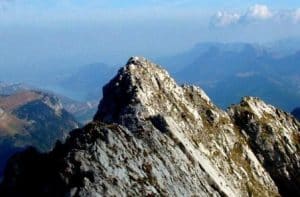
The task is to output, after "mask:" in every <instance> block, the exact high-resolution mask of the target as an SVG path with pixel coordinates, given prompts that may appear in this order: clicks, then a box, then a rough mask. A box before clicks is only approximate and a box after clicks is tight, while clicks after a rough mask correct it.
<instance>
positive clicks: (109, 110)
mask: <svg viewBox="0 0 300 197" xmlns="http://www.w3.org/2000/svg"><path fill="white" fill-rule="evenodd" d="M187 97H188V98H187ZM193 99H194V100H195V101H196V100H198V101H200V102H201V103H205V104H207V105H211V106H212V105H213V104H212V103H211V101H210V99H209V97H208V96H207V95H206V94H205V93H204V91H203V90H201V89H200V88H198V87H195V86H186V85H185V86H179V85H177V84H176V82H175V80H174V79H173V78H171V77H170V75H169V73H168V72H167V71H166V70H164V69H163V68H162V67H160V66H159V65H156V64H154V63H152V62H150V61H148V60H147V59H145V58H142V57H132V58H130V59H129V60H128V62H127V64H126V65H125V66H124V67H123V68H121V69H120V70H119V72H118V74H117V75H116V76H115V77H114V78H113V79H112V80H111V81H110V82H109V83H108V84H107V85H106V86H105V87H104V88H103V99H102V101H101V102H100V105H99V110H98V112H97V114H96V116H95V118H94V119H95V120H100V121H103V122H115V123H120V124H124V125H126V124H127V123H128V122H131V120H132V119H135V118H139V119H147V118H149V117H151V116H155V115H158V114H162V115H164V116H170V115H179V111H185V112H186V113H189V114H192V116H195V118H196V119H197V118H199V114H197V112H195V111H193V109H192V107H191V106H187V105H188V104H189V100H193ZM183 106H185V107H187V109H181V108H182V107H183ZM176 113H177V114H176ZM132 116H134V117H132ZM128 119H130V120H128ZM130 124H131V123H130Z"/></svg>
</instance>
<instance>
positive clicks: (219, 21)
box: [212, 11, 241, 27]
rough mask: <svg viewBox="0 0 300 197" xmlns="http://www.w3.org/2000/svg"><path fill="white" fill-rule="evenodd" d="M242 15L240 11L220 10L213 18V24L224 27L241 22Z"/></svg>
mask: <svg viewBox="0 0 300 197" xmlns="http://www.w3.org/2000/svg"><path fill="white" fill-rule="evenodd" d="M240 18H241V15H239V14H238V13H229V12H221V11H219V12H218V13H217V14H216V15H215V16H214V18H213V21H212V23H213V25H215V26H218V27H224V26H228V25H232V24H236V23H238V22H239V20H240Z"/></svg>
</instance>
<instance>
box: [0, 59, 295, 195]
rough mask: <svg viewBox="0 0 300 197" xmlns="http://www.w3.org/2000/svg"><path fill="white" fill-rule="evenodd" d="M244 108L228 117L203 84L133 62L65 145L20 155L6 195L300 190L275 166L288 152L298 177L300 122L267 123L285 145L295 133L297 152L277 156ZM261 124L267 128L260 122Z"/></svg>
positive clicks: (261, 111)
mask: <svg viewBox="0 0 300 197" xmlns="http://www.w3.org/2000/svg"><path fill="white" fill-rule="evenodd" d="M252 99H254V98H249V105H250V101H252ZM254 100H255V99H254ZM246 102H248V101H247V100H246ZM239 106H240V105H237V106H235V107H232V108H231V109H230V110H229V112H228V113H227V112H224V111H222V110H220V109H219V108H217V107H216V106H215V105H214V104H213V103H212V102H211V101H210V99H209V98H208V96H207V95H206V94H205V93H204V92H203V91H202V90H201V89H200V88H198V87H195V86H179V85H178V84H177V83H176V82H175V81H174V80H173V79H172V78H171V77H170V76H169V74H168V73H167V72H166V71H165V70H163V69H162V68H161V67H160V66H158V65H155V64H153V63H151V62H150V61H148V60H146V59H144V58H138V57H134V58H130V60H129V61H128V63H127V64H126V65H125V66H124V67H123V68H121V69H120V70H119V72H118V74H117V75H116V76H115V77H114V78H113V79H112V80H111V81H110V82H109V83H108V84H107V85H106V86H105V87H104V88H103V99H102V101H101V102H100V104H99V109H98V112H97V113H96V115H95V117H94V121H93V122H92V123H90V124H88V125H86V126H85V127H83V128H82V129H77V130H75V131H73V132H72V133H71V136H70V137H69V138H68V139H67V141H66V143H64V144H57V146H56V148H55V149H54V150H53V151H52V152H50V153H48V154H39V153H37V152H36V151H34V150H27V151H26V152H24V153H22V154H18V155H16V156H14V157H13V158H12V159H11V160H10V165H9V167H8V168H7V170H6V174H5V179H4V182H3V184H2V185H1V187H0V195H1V196H14V195H15V196H18V195H21V196H22V195H26V194H27V195H39V196H65V195H67V196H97V195H104V196H113V195H141V194H142V195H146V196H147V195H151V196H152V195H167V196H192V195H199V196H279V195H280V194H279V192H280V193H281V194H283V195H286V194H288V190H289V189H294V191H295V192H297V190H296V189H295V187H294V186H295V185H297V182H296V179H288V177H286V174H285V173H281V171H280V172H279V171H276V169H275V168H273V167H269V166H272V165H275V164H276V163H277V162H278V160H277V157H278V156H277V154H279V153H280V154H285V155H284V158H285V159H286V160H285V162H283V163H282V164H286V165H287V166H289V167H287V168H285V170H286V171H287V172H289V173H291V174H293V173H294V171H295V169H296V166H293V165H294V164H291V163H290V162H289V161H288V159H290V160H291V161H293V162H296V163H297V162H299V157H298V155H297V154H298V153H299V143H298V141H297V134H298V128H299V123H298V122H297V121H295V120H294V119H293V118H292V117H290V116H289V115H288V114H285V113H283V112H281V119H280V118H279V117H277V116H274V117H273V119H270V120H272V125H270V127H272V128H273V131H274V132H275V130H276V129H277V127H278V124H281V125H282V126H284V128H286V130H287V132H286V135H287V136H288V139H292V137H291V136H293V137H295V136H296V137H295V139H294V138H293V140H290V142H289V144H290V146H292V147H293V148H292V149H291V151H293V152H292V153H291V154H289V153H288V152H287V151H281V152H278V151H277V150H275V149H272V148H268V147H265V146H264V145H263V144H264V142H265V141H263V140H256V139H255V137H254V136H257V135H252V133H251V132H252V130H251V128H252V126H251V125H249V124H248V121H247V117H248V116H247V115H245V114H244V111H245V110H246V109H248V108H243V107H239ZM241 106H244V104H243V102H242V103H241ZM251 106H252V108H251V109H252V110H253V111H254V112H255V113H257V114H258V115H257V116H259V118H262V119H264V118H265V119H267V118H269V115H268V113H271V112H272V113H273V111H274V113H276V109H275V108H274V107H272V106H269V105H266V104H265V103H263V102H262V101H261V102H257V103H256V104H255V105H251ZM272 110H273V111H272ZM266 121H267V122H268V120H266ZM277 121H278V124H277V123H276V122H277ZM256 126H258V127H259V126H261V127H264V126H265V125H263V123H262V122H261V121H257V122H256ZM249 129H250V130H249ZM294 135H295V136H294ZM271 137H272V136H271ZM280 140H281V138H280V139H279V137H278V138H276V139H274V140H273V141H272V142H274V143H275V142H276V141H280ZM282 148H286V149H288V146H285V145H284V144H282ZM270 155H274V156H270ZM265 160H268V163H266V162H264V161H265ZM289 164H291V166H290V165H289ZM274 169H275V170H274ZM273 172H276V173H277V174H276V175H275V176H274V174H272V173H273ZM271 177H272V178H273V179H272V178H271ZM274 177H281V178H280V179H276V178H274ZM293 177H297V175H293ZM29 180H30V181H29ZM274 181H275V182H274ZM289 183H290V184H289ZM293 184H294V185H293ZM286 185H290V187H286Z"/></svg>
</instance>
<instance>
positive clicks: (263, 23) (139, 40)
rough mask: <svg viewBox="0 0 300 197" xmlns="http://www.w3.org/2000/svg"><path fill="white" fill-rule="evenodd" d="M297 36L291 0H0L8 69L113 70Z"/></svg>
mask: <svg viewBox="0 0 300 197" xmlns="http://www.w3.org/2000/svg"><path fill="white" fill-rule="evenodd" d="M298 35H300V1H296V0H276V1H275V0H272V1H271V0H265V1H252V0H222V1H221V0H181V1H176V0H144V1H141V0H130V1H126V0H89V1H86V0H0V39H1V43H0V62H1V63H2V65H9V66H11V67H22V66H24V65H25V66H26V65H35V66H41V65H43V66H52V65H56V66H66V65H69V66H71V65H74V64H78V65H79V64H88V63H93V62H107V63H109V64H120V63H121V62H125V61H126V59H127V58H128V57H129V56H132V55H142V56H147V57H151V58H153V59H155V58H157V57H160V56H165V55H172V54H176V53H178V52H181V51H184V50H188V49H190V48H191V47H193V46H194V45H195V44H197V43H199V42H205V41H220V42H270V41H274V40H278V39H283V38H288V37H298ZM16 56H17V57H18V58H16ZM0 67H1V65H0Z"/></svg>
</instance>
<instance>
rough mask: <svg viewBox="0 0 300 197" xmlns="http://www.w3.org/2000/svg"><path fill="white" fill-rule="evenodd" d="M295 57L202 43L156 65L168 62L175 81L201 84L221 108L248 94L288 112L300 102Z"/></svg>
mask: <svg viewBox="0 0 300 197" xmlns="http://www.w3.org/2000/svg"><path fill="white" fill-rule="evenodd" d="M299 57H300V56H299V53H295V54H286V55H284V56H279V57H278V55H275V54H274V53H273V51H272V50H271V49H270V48H268V47H267V46H264V45H256V44H247V43H227V44H224V43H203V44H198V45H196V46H195V47H194V48H193V49H191V50H190V51H188V52H186V53H183V54H179V55H177V56H174V57H171V58H169V59H168V58H164V59H162V60H161V61H159V62H163V63H165V64H166V65H168V61H169V63H170V65H171V66H169V67H168V68H169V69H170V70H171V71H172V69H173V68H174V71H173V74H174V76H175V78H176V79H177V80H179V81H180V82H184V83H193V84H197V85H201V86H202V87H203V88H204V89H205V91H207V92H208V93H209V94H210V95H211V97H212V99H213V100H214V101H215V102H216V104H217V105H219V106H220V107H222V108H226V107H227V106H229V105H230V104H231V103H233V102H237V101H238V100H240V98H241V95H252V96H258V97H261V98H263V99H264V100H266V101H268V102H270V103H271V104H273V105H275V106H277V107H280V108H282V109H285V110H287V111H291V110H292V109H293V108H295V107H296V106H297V103H298V101H299V99H300V74H299V73H300V70H299V68H300V67H299V61H298V60H299ZM178 68H180V69H178ZM176 69H177V70H176Z"/></svg>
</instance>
